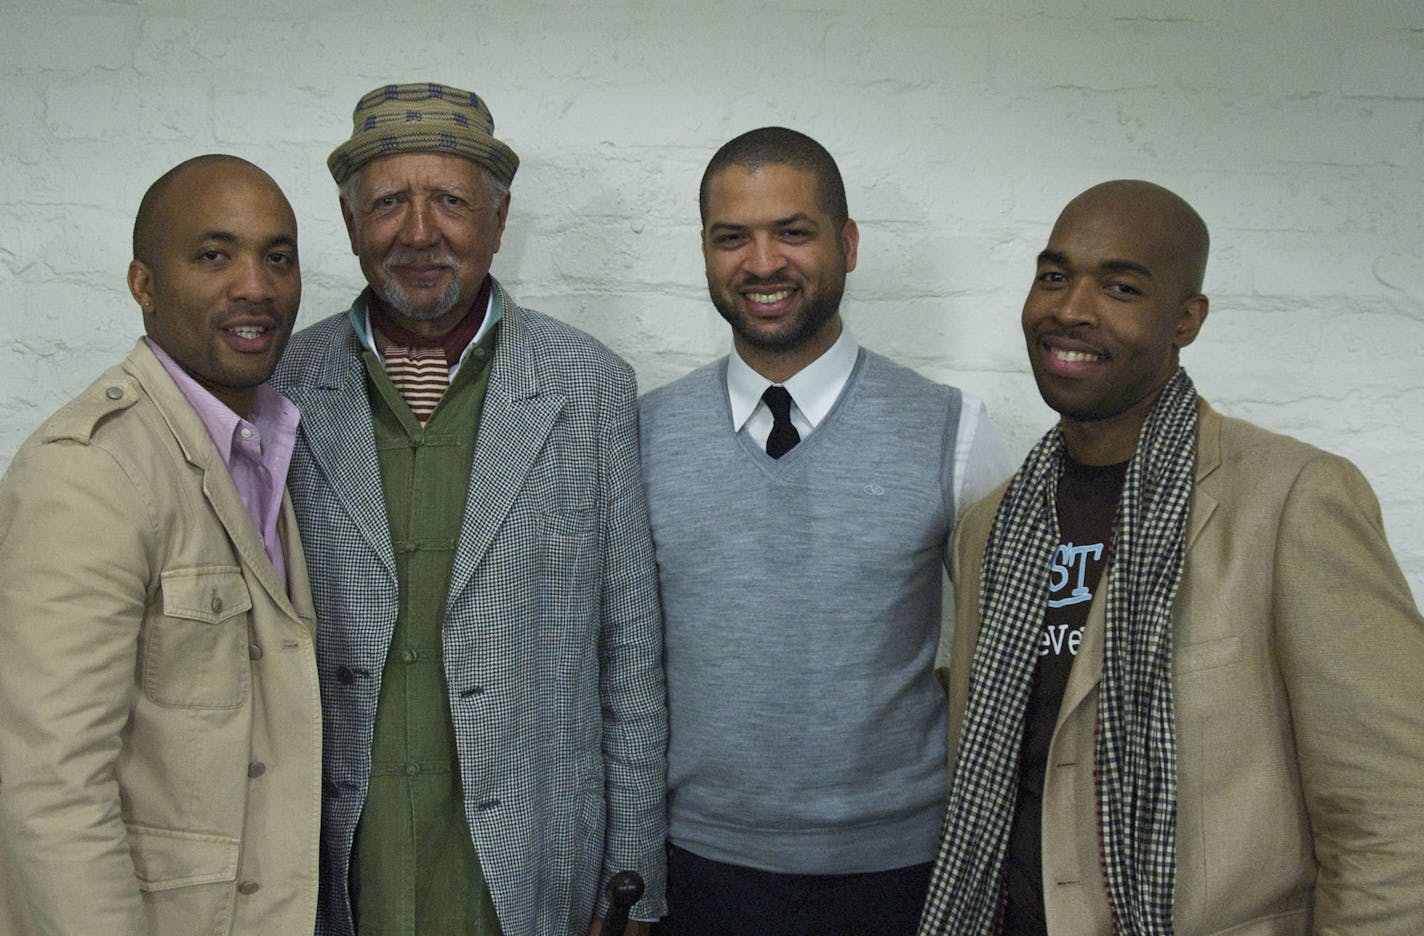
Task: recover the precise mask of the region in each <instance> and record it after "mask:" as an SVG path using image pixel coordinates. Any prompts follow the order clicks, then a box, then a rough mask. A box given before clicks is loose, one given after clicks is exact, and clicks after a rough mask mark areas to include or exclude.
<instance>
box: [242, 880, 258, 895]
mask: <svg viewBox="0 0 1424 936" xmlns="http://www.w3.org/2000/svg"><path fill="white" fill-rule="evenodd" d="M261 889H262V885H261V884H258V883H257V882H256V881H243V882H242V883H241V884H239V885H237V892H238V893H239V894H242V895H243V896H244V897H250V896H252V895H253V894H255V893H257V892H258V891H259V890H261Z"/></svg>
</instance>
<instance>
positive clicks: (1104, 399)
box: [1022, 182, 1207, 464]
mask: <svg viewBox="0 0 1424 936" xmlns="http://www.w3.org/2000/svg"><path fill="white" fill-rule="evenodd" d="M1182 209H1185V212H1184V211H1183V210H1182ZM1187 213H1189V214H1187ZM1193 222H1195V223H1193ZM1198 229H1199V230H1198ZM1198 235H1199V236H1198ZM1205 238H1206V230H1205V227H1204V226H1201V222H1200V219H1198V218H1196V214H1195V212H1192V211H1191V209H1190V208H1189V207H1187V206H1186V203H1185V202H1182V201H1181V199H1179V198H1177V196H1175V195H1172V194H1171V193H1170V192H1167V191H1166V190H1165V189H1160V188H1158V187H1157V186H1151V185H1150V184H1149V183H1128V182H1120V183H1107V184H1105V185H1102V186H1098V187H1096V188H1093V189H1089V190H1088V191H1087V192H1085V193H1084V194H1083V195H1081V196H1079V197H1078V198H1076V199H1074V200H1073V201H1072V202H1070V203H1069V205H1068V207H1067V208H1065V209H1064V210H1063V213H1062V214H1061V215H1060V216H1059V218H1058V223H1057V224H1055V225H1054V227H1053V233H1052V234H1051V235H1050V236H1049V239H1048V246H1047V247H1046V248H1045V249H1044V251H1043V252H1042V253H1041V254H1039V257H1038V270H1037V273H1036V275H1035V277H1034V281H1033V286H1032V287H1031V288H1030V290H1029V294H1028V298H1027V299H1026V300H1025V301H1024V307H1023V319H1022V321H1023V330H1024V338H1025V340H1026V342H1027V345H1028V354H1029V362H1030V364H1031V366H1032V368H1033V376H1034V380H1035V381H1037V383H1038V390H1039V393H1040V394H1041V395H1042V396H1043V399H1044V402H1046V403H1047V404H1048V405H1049V406H1051V407H1053V409H1054V410H1056V411H1057V412H1058V413H1059V414H1060V415H1061V416H1062V418H1063V429H1064V434H1065V437H1066V440H1067V442H1068V447H1069V452H1070V453H1071V454H1073V455H1074V457H1075V458H1079V459H1080V460H1082V461H1086V462H1088V463H1090V464H1110V463H1113V462H1120V461H1126V460H1127V459H1128V458H1131V457H1132V453H1133V451H1134V449H1135V447H1136V443H1137V435H1138V433H1139V432H1140V430H1141V428H1142V423H1143V420H1145V419H1146V416H1147V413H1148V412H1149V411H1150V410H1151V408H1152V404H1153V403H1154V402H1155V401H1156V399H1157V395H1158V394H1159V393H1160V392H1161V390H1162V387H1163V386H1164V385H1165V384H1166V383H1167V381H1168V380H1170V379H1171V378H1172V375H1173V374H1175V373H1176V371H1177V353H1178V351H1179V350H1180V349H1181V348H1184V347H1186V346H1187V345H1189V344H1191V343H1192V341H1193V340H1195V338H1196V336H1197V332H1198V330H1199V329H1200V328H1201V325H1202V322H1203V320H1204V319H1205V318H1206V314H1207V299H1206V297H1205V296H1203V295H1201V294H1200V276H1201V269H1202V268H1203V267H1204V265H1205V251H1206V242H1205Z"/></svg>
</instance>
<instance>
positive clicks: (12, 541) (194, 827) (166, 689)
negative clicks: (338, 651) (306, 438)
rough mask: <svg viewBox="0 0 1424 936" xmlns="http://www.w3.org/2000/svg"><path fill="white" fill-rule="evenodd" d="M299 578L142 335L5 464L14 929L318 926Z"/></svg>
mask: <svg viewBox="0 0 1424 936" xmlns="http://www.w3.org/2000/svg"><path fill="white" fill-rule="evenodd" d="M280 529H281V533H282V536H283V544H284V549H285V553H286V558H287V565H288V579H289V582H290V592H291V597H290V598H289V597H288V594H287V592H286V591H285V590H284V589H283V588H282V586H281V585H280V583H279V581H278V579H277V577H276V574H275V572H274V570H273V568H272V563H271V560H270V559H268V557H267V554H266V552H265V551H264V549H263V546H262V543H261V541H260V539H259V538H258V535H257V533H256V531H255V530H254V529H253V526H252V522H251V521H250V520H249V519H248V516H247V513H246V511H245V510H244V509H243V506H242V502H241V500H240V499H239V498H238V494H237V490H236V488H235V487H234V486H233V483H232V479H231V477H230V476H229V474H228V472H227V469H226V467H225V466H224V465H223V463H222V460H221V458H220V457H219V455H218V452H217V449H216V448H215V447H214V445H213V443H212V440H211V439H210V438H209V436H208V433H207V430H206V429H205V428H204V426H203V424H202V422H201V420H200V419H199V418H198V415H197V413H196V412H194V410H193V409H192V407H191V406H190V405H189V404H188V402H187V401H186V400H185V399H184V397H183V396H182V394H181V392H180V391H179V390H178V388H177V386H176V385H174V383H173V381H172V380H171V378H169V377H168V375H167V374H166V373H165V372H164V370H163V368H162V365H161V364H159V362H158V360H157V358H155V357H154V355H153V353H152V352H151V351H150V350H149V349H148V347H147V345H145V344H144V343H142V342H140V343H139V344H138V346H137V347H135V348H134V350H133V352H132V353H131V354H130V355H129V356H128V358H127V359H126V360H125V361H124V362H123V363H122V364H121V365H120V366H118V367H115V368H113V369H111V370H109V371H108V372H106V373H105V374H103V375H102V376H101V377H100V378H99V379H98V380H97V381H96V382H95V383H94V384H92V385H91V386H90V387H89V388H88V389H87V390H85V391H84V392H83V393H82V394H80V395H79V397H78V398H76V399H75V400H73V401H71V402H70V403H69V404H68V405H66V406H65V407H64V408H63V409H61V410H60V411H59V412H58V413H56V414H55V415H54V416H52V417H51V418H50V419H49V420H48V421H47V422H46V423H45V424H44V425H43V426H41V427H40V429H39V430H38V431H37V432H36V433H35V434H34V435H33V436H32V437H31V438H30V439H29V440H28V441H27V442H26V443H25V444H24V446H23V447H22V448H21V449H20V451H19V453H18V454H17V455H16V456H15V458H14V460H13V461H12V462H11V464H10V467H9V470H8V471H7V472H6V475H5V478H4V480H3V481H0V932H3V933H6V934H20V933H95V934H106V936H108V934H113V936H119V934H123V936H128V934H138V933H144V934H160V936H161V934H179V933H181V934H193V933H203V934H210V936H211V934H226V933H251V934H257V933H262V934H277V933H281V934H287V933H310V932H311V931H312V926H313V921H314V919H315V914H316V893H317V842H318V824H319V816H320V804H321V713H320V700H319V697H318V692H317V674H316V663H315V656H314V653H313V643H312V641H313V633H314V629H315V620H314V615H313V611H312V602H311V593H310V589H309V587H308V584H307V572H306V564H305V560H304V558H303V554H302V549H301V544H300V542H299V541H298V538H297V535H296V525H295V521H294V519H293V516H292V512H291V507H290V505H289V504H288V503H286V500H285V497H284V503H283V505H282V516H281V520H280Z"/></svg>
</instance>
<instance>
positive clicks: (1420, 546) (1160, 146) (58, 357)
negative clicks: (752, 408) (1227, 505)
mask: <svg viewBox="0 0 1424 936" xmlns="http://www.w3.org/2000/svg"><path fill="white" fill-rule="evenodd" d="M396 10H400V11H401V12H400V13H396V12H394V11H396ZM0 22H3V23H4V24H5V25H4V28H3V29H0V81H3V86H4V88H5V93H4V94H3V95H0V129H3V132H2V133H0V191H3V193H4V197H3V198H0V295H3V296H4V299H3V300H0V308H3V311H4V326H5V328H4V337H3V340H0V464H3V463H4V462H5V461H8V459H9V457H10V455H11V454H12V453H13V452H14V449H15V448H16V447H17V446H18V445H19V443H20V442H21V440H22V439H23V438H24V436H25V435H27V434H28V433H29V432H30V431H31V430H33V429H34V427H35V426H36V425H38V423H39V422H40V421H41V419H43V418H44V417H45V416H46V415H47V414H48V413H49V412H50V411H52V410H53V409H54V408H55V407H56V406H58V405H59V404H60V403H61V402H63V401H64V400H65V399H66V398H68V397H69V396H70V395H72V394H73V393H75V392H77V391H78V390H79V389H81V388H82V387H83V386H84V385H85V384H87V383H88V381H89V380H90V379H91V378H92V376H93V375H94V374H95V373H96V372H97V371H99V370H100V369H102V368H103V367H105V366H107V365H108V364H110V363H112V362H113V361H115V360H116V359H117V358H119V357H120V356H121V355H122V354H123V353H124V352H125V351H126V350H127V349H128V347H129V345H130V344H131V343H132V341H133V339H134V337H135V336H136V335H137V334H138V331H139V327H140V320H139V315H138V310H137V308H136V306H135V305H134V304H133V302H132V300H131V299H130V298H129V297H128V294H127V291H126V289H125V287H124V270H125V267H126V265H127V262H128V259H129V247H128V244H129V233H130V225H131V223H132V217H133V212H134V209H135V207H136V205H137V203H138V199H139V197H140V195H141V194H142V192H143V190H144V188H145V187H146V186H147V184H148V183H149V182H150V181H152V180H153V179H154V178H155V177H156V176H157V175H158V174H159V173H160V172H162V171H163V170H165V169H166V168H168V167H169V166H170V165H172V164H173V163H175V162H177V161H178V160H180V159H183V158H186V157H188V156H191V155H195V154H197V153H201V152H210V151H224V152H232V153H236V154H238V155H241V156H244V157H247V158H249V159H252V160H253V161H255V162H257V163H259V164H260V165H262V166H263V167H265V168H266V169H268V171H270V172H271V173H272V174H273V175H274V176H275V177H276V178H277V179H278V181H279V182H280V183H282V185H283V187H284V188H285V189H286V191H287V193H288V195H289V197H290V198H291V200H292V202H293V205H294V206H295V208H296V211H297V216H298V219H299V221H300V223H301V239H302V248H301V249H302V265H303V268H304V277H305V302H304V304H303V314H302V321H303V322H311V321H314V320H316V319H317V318H319V317H321V316H324V315H327V314H329V313H331V312H333V311H335V310H337V309H340V308H343V307H344V306H345V305H346V304H347V303H348V302H349V301H350V299H351V297H352V295H353V294H354V293H355V291H356V290H357V289H358V288H359V286H360V285H361V279H360V274H359V271H358V270H357V267H356V264H355V261H354V259H353V258H352V257H351V256H350V254H349V250H348V247H347V244H346V240H345V236H344V233H343V231H342V227H341V221H340V216H339V214H338V211H337V202H336V194H335V191H334V187H333V185H332V183H331V180H330V177H329V176H327V174H326V169H325V165H324V161H325V158H326V155H327V154H328V153H329V152H330V150H331V148H332V147H333V146H335V145H336V143H337V142H339V141H340V140H341V139H343V138H344V137H345V136H346V134H347V132H348V130H349V119H350V110H351V107H352V105H353V104H354V103H355V100H356V98H357V97H358V96H359V95H360V94H362V93H363V92H365V91H367V90H369V89H370V88H372V87H375V86H376V85H379V84H382V83H384V82H387V81H413V80H427V79H429V80H440V81H446V82H449V83H451V84H455V85H459V86H461V87H466V88H471V89H473V90H476V91H478V92H479V93H481V94H483V95H484V96H485V97H486V98H487V99H488V101H489V103H490V105H491V107H492V109H493V111H494V114H495V119H496V122H497V125H498V132H499V135H500V136H501V137H502V138H503V139H505V140H507V141H508V142H509V143H510V144H511V145H512V146H513V147H514V148H515V150H516V151H517V152H518V153H519V154H520V156H521V158H522V159H523V165H522V167H521V169H520V172H519V176H518V179H517V180H516V182H515V186H514V205H513V210H512V212H511V215H510V224H509V230H508V232H507V234H506V237H505V243H504V250H503V251H502V252H501V253H500V255H499V256H498V257H497V258H496V261H495V272H496V274H497V275H498V276H500V278H501V279H502V280H503V281H504V282H505V284H506V285H508V286H510V287H511V288H512V289H513V291H514V292H515V294H516V295H517V296H519V297H520V299H521V300H522V301H524V302H525V303H526V304H529V305H532V306H535V307H537V308H541V309H544V310H545V311H548V312H551V313H554V314H556V315H558V316H561V317H563V318H565V319H567V320H569V321H571V322H574V323H576V324H578V325H580V326H582V327H584V328H586V329H588V330H589V331H591V332H593V333H594V334H595V335H597V336H599V337H600V338H602V339H603V340H604V341H606V342H607V343H608V344H609V345H611V346H613V347H614V348H615V349H617V350H618V351H620V352H622V353H623V354H624V355H625V356H626V357H627V358H628V359H629V360H630V361H631V362H632V363H633V364H634V366H636V367H637V369H638V373H639V375H640V377H641V379H642V381H643V384H644V386H645V387H651V386H656V385H658V384H661V383H664V382H666V381H667V380H669V379H671V378H673V377H675V376H677V375H679V374H682V373H683V372H685V371H686V370H688V369H690V368H691V367H693V366H695V365H697V364H700V363H702V362H704V361H707V360H710V359H711V358H713V357H715V356H717V355H718V354H721V353H723V352H724V351H725V349H726V346H727V344H728V339H727V334H726V328H725V326H724V325H723V323H722V321H721V320H720V319H719V318H718V317H717V315H716V314H715V312H713V310H712V308H711V306H710V304H709V303H708V301H707V298H706V293H705V285H704V282H703V278H702V268H701V260H700V256H699V254H698V250H697V209H696V187H697V181H698V178H699V177H700V174H701V171H702V167H703V166H704V165H705V163H706V161H707V159H708V157H709V156H710V155H711V153H712V151H713V150H714V149H715V148H716V147H717V146H718V145H719V144H721V143H722V142H723V141H725V140H726V139H728V138H729V137H731V136H733V135H734V134H736V133H739V132H741V131H743V130H747V129H750V128H752V127H756V126H761V125H764V124H768V123H781V124H786V125H789V126H792V127H796V128H798V129H802V130H805V131H807V132H808V133H810V134H811V135H813V136H815V137H817V138H818V139H820V140H821V141H822V142H823V143H825V144H826V145H827V147H828V148H829V149H830V150H831V152H832V153H834V154H835V155H836V157H837V158H838V160H839V161H840V164H841V168H842V171H843V173H844V175H845V178H846V183H847V187H848V190H849V197H850V204H851V213H852V214H853V215H854V216H855V217H856V218H857V219H858V220H859V221H860V224H861V255H860V268H859V269H858V270H857V271H856V272H855V273H853V274H852V275H851V279H850V283H849V288H848V290H847V302H846V317H847V319H848V320H849V322H850V324H851V327H852V328H853V329H854V330H855V332H856V334H857V335H858V336H859V338H860V339H861V340H862V341H863V342H864V343H865V344H866V345H868V346H870V347H873V348H876V349H878V350H881V351H884V352H886V353H888V354H890V355H891V356H892V357H895V358H897V359H899V360H901V361H904V362H906V363H909V364H911V365H913V366H915V367H917V368H919V369H920V370H922V371H924V372H925V373H927V374H929V375H931V376H933V377H936V378H939V379H942V380H948V381H951V382H956V383H959V384H961V385H963V386H965V387H967V388H969V389H972V390H974V391H976V392H978V393H979V394H981V395H982V396H984V397H985V398H986V399H987V400H988V401H989V403H990V405H991V408H992V411H993V413H994V415H995V417H996V419H997V420H998V422H999V424H1000V426H1001V427H1002V428H1003V429H1004V431H1005V434H1006V435H1007V437H1008V439H1009V443H1010V445H1011V446H1012V448H1013V450H1014V452H1015V454H1016V455H1017V454H1020V453H1022V452H1024V451H1026V450H1027V448H1028V447H1029V445H1030V444H1031V443H1032V441H1033V440H1034V439H1035V438H1036V437H1037V436H1038V435H1039V434H1040V433H1041V432H1042V431H1043V429H1044V428H1045V427H1046V426H1047V425H1048V424H1049V422H1050V419H1051V415H1050V413H1049V411H1048V410H1047V408H1046V407H1045V406H1044V405H1043V404H1042V403H1041V402H1040V401H1039V399H1038V395H1037V393H1036V392H1035V390H1034V387H1033V381H1032V379H1031V378H1030V377H1029V374H1028V368H1027V366H1026V361H1025V358H1024V352H1023V349H1022V346H1021V345H1022V343H1021V339H1020V337H1019V332H1018V324H1017V319H1018V310H1019V307H1020V305H1021V303H1022V300H1023V296H1024V292H1025V290H1026V289H1027V286H1028V282H1029V278H1030V274H1031V270H1032V258H1033V256H1034V254H1035V253H1036V252H1037V251H1038V250H1039V249H1040V248H1041V246H1042V244H1043V241H1044V239H1045V237H1046V236H1047V232H1048V228H1049V226H1050V225H1051V223H1052V221H1053V218H1054V217H1055V215H1056V214H1057V212H1058V210H1059V208H1061V207H1062V205H1063V203H1064V202H1066V201H1067V199H1068V198H1070V197H1071V196H1072V195H1074V194H1076V193H1077V192H1078V191H1080V190H1081V189H1083V188H1085V187H1087V186H1088V185H1091V184H1093V183H1095V182H1099V181H1102V180H1104V179H1108V178H1114V177H1123V176H1128V177H1143V178H1148V179H1152V180H1154V181H1157V182H1160V183H1162V184H1164V185H1167V186H1168V187H1170V188H1173V189H1175V190H1177V191H1178V192H1180V193H1181V194H1182V195H1184V196H1185V197H1186V198H1187V199H1188V200H1190V201H1191V202H1193V204H1195V205H1196V207H1197V208H1198V209H1199V210H1200V211H1201V213H1202V215H1203V216H1204V217H1205V218H1206V220H1207V222H1208V224H1209V225H1210V226H1211V228H1212V235H1213V244H1214V246H1213V258H1212V263H1211V266H1210V268H1209V270H1208V274H1207V291H1208V293H1210V294H1211V296H1212V300H1213V303H1212V310H1213V311H1212V315H1211V318H1210V320H1209V321H1208V322H1207V325H1206V329H1205V331H1204V332H1203V335H1202V337H1201V339H1200V340H1199V341H1198V342H1197V344H1196V345H1195V346H1194V347H1193V348H1191V349H1190V350H1189V351H1188V352H1187V354H1186V358H1185V360H1186V362H1187V364H1188V366H1189V368H1190V369H1191V371H1192V374H1193V376H1194V377H1195V378H1196V380H1197V383H1198V386H1199V387H1200V388H1201V389H1202V390H1203V392H1204V393H1205V394H1206V395H1207V396H1208V397H1209V398H1210V399H1212V401H1213V402H1214V403H1215V404H1216V405H1217V406H1218V408H1220V409H1222V410H1224V411H1226V412H1228V413H1233V414H1236V415H1241V416H1245V417H1247V418H1250V419H1253V420H1255V421H1257V422H1260V423H1262V424H1264V425H1266V426H1269V427H1272V428H1276V429H1279V430H1282V431H1285V432H1289V433H1292V434H1294V435H1297V436H1299V437H1301V438H1304V439H1306V440H1308V441H1311V442H1314V443H1316V444H1319V445H1321V446H1324V447H1326V448H1330V449H1333V450H1336V451H1339V452H1341V453H1343V454H1345V455H1347V456H1349V457H1350V458H1352V459H1354V460H1355V461H1356V462H1357V463H1358V464H1359V465H1360V467H1361V468H1362V469H1363V470H1364V472H1365V474H1366V475H1367V476H1368V477H1369V478H1370V479H1371V481H1372V482H1373V483H1374V484H1375V487H1376V490H1377V491H1378V493H1379V495H1380V499H1381V501H1382V503H1383V506H1384V512H1385V518H1386V523H1387V526H1388V528H1389V530H1390V533H1391V538H1392V541H1393V542H1394V545H1395V549H1396V551H1397V552H1398V554H1399V557H1400V560H1401V563H1402V564H1403V565H1404V567H1405V570H1406V572H1407V573H1408V575H1409V578H1410V582H1411V584H1412V585H1413V587H1414V589H1415V592H1416V593H1418V594H1424V488H1422V487H1421V484H1420V468H1419V465H1420V464H1421V463H1424V437H1422V436H1421V433H1420V431H1419V428H1420V424H1421V421H1424V376H1421V368H1420V365H1419V357H1420V353H1421V349H1424V4H1421V3H1419V2H1418V0H1367V2H1363V3H1359V2H1356V3H1346V2H1342V0H1314V2H1307V0H1281V2H1276V3H1270V4H1267V3H1247V2H1235V3H1227V2H1221V0H1212V2H1205V0H1178V2H1173V3H1163V2H1148V3H1141V2H1139V3H1131V2H1128V0H1065V2H1047V0H1040V2H1014V0H1001V2H987V0H966V2H923V0H881V2H879V3H876V4H868V3H861V2H849V0H786V2H782V3H779V4H778V3H774V2H766V0H719V2H717V3H711V2H704V3H689V2H678V0H665V2H660V3H659V2H651V0H621V2H613V0H610V2H588V3H579V4H557V3H523V4H520V3H498V4H497V3H488V2H462V3H451V2H448V0H447V2H441V3H431V2H428V0H408V2H406V3H403V4H393V3H390V2H379V3H378V2H373V0H343V2H340V3H337V2H333V0H311V2H307V3H301V2H298V3H290V2H287V3H274V2H270V0H249V2H247V3H243V4H234V3H213V2H205V0H109V2H104V0H89V2H80V0H52V2H38V0H32V2H14V0H8V2H7V0H0Z"/></svg>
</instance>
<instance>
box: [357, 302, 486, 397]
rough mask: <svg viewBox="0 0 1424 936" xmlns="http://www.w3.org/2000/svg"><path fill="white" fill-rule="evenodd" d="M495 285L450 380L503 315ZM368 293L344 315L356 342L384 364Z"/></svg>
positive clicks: (451, 372)
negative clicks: (483, 315) (475, 329)
mask: <svg viewBox="0 0 1424 936" xmlns="http://www.w3.org/2000/svg"><path fill="white" fill-rule="evenodd" d="M497 285H499V284H498V283H494V284H493V285H492V286H491V287H490V297H489V304H488V305H486V307H485V320H484V323H483V324H481V325H480V330H479V331H477V332H475V337H473V338H471V339H470V343H469V344H467V345H465V350H464V352H463V353H461V355H460V360H459V361H458V362H456V363H455V364H454V365H453V366H452V367H451V368H450V379H451V380H454V379H455V373H456V371H457V370H458V368H459V366H460V365H461V364H463V363H465V358H466V357H468V356H469V354H470V350H471V349H473V348H476V347H478V346H479V344H480V342H482V341H484V339H485V336H486V335H488V334H489V332H490V329H491V328H494V326H495V323H497V322H498V321H499V320H500V317H501V316H503V315H504V304H503V303H501V302H496V301H495V296H496V295H497V294H498V293H499V290H498V289H495V288H494V286H497ZM370 293H371V287H369V286H367V287H366V288H365V289H363V290H361V295H359V296H357V297H356V301H355V302H353V303H351V309H350V311H349V312H347V313H346V314H347V316H348V318H349V319H350V321H351V328H352V330H353V331H355V332H356V340H357V341H359V342H361V346H362V347H364V348H366V349H367V350H368V351H370V352H371V353H372V354H374V355H375V356H376V360H378V361H380V362H381V363H382V364H384V363H385V359H384V358H383V357H381V350H380V349H379V348H377V347H376V341H375V339H374V338H373V337H372V335H371V313H370V311H369V310H368V309H367V308H366V299H367V297H368V296H369V295H370Z"/></svg>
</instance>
